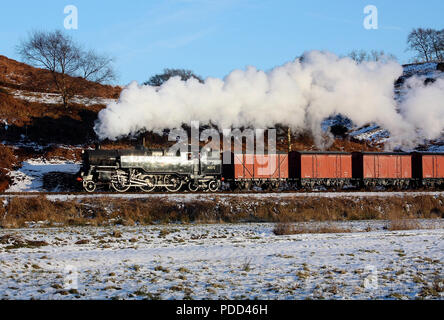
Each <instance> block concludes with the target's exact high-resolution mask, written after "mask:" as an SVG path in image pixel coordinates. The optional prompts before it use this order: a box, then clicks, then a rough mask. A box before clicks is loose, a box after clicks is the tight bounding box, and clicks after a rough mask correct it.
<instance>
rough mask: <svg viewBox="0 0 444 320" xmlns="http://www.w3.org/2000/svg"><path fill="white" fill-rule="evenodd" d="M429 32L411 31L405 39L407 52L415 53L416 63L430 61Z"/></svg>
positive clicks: (423, 30) (420, 29) (431, 50)
mask: <svg viewBox="0 0 444 320" xmlns="http://www.w3.org/2000/svg"><path fill="white" fill-rule="evenodd" d="M430 31H431V29H423V28H417V29H413V30H412V31H411V32H410V33H409V35H408V37H407V44H408V50H411V51H414V52H416V58H417V60H418V61H421V62H430V61H431V60H432V54H433V47H432V44H431V40H430Z"/></svg>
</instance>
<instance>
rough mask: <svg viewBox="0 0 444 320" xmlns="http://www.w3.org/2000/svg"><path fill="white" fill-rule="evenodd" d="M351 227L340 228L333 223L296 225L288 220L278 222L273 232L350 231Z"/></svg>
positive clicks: (276, 233)
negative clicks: (310, 225) (313, 225)
mask: <svg viewBox="0 0 444 320" xmlns="http://www.w3.org/2000/svg"><path fill="white" fill-rule="evenodd" d="M349 232H351V230H350V229H344V228H339V227H336V226H333V225H327V226H315V227H307V226H302V225H297V226H296V225H294V224H291V223H288V222H283V223H278V224H277V225H276V226H275V227H274V229H273V233H274V234H275V235H277V236H283V235H292V234H306V233H349Z"/></svg>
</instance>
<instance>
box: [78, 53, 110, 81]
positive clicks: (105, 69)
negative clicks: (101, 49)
mask: <svg viewBox="0 0 444 320" xmlns="http://www.w3.org/2000/svg"><path fill="white" fill-rule="evenodd" d="M112 62H113V59H112V58H110V57H108V56H106V55H99V54H97V53H96V52H95V51H94V50H89V51H86V52H84V53H83V54H82V56H81V59H80V65H79V69H80V72H81V76H82V77H83V78H84V79H87V80H90V81H93V82H97V83H104V82H109V81H112V80H115V79H116V74H115V71H114V69H113V68H112Z"/></svg>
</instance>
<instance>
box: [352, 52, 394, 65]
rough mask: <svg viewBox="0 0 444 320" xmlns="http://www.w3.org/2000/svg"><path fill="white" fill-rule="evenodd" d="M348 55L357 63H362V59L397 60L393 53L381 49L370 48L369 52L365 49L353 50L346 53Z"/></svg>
mask: <svg viewBox="0 0 444 320" xmlns="http://www.w3.org/2000/svg"><path fill="white" fill-rule="evenodd" d="M348 57H350V58H351V59H353V60H354V61H356V62H357V63H362V62H364V61H387V60H397V58H396V57H395V56H394V55H393V54H390V53H385V52H384V51H383V50H381V51H377V50H371V51H370V52H367V51H365V50H353V51H352V52H350V53H349V54H348Z"/></svg>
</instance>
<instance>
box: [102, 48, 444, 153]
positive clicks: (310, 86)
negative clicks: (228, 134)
mask: <svg viewBox="0 0 444 320" xmlns="http://www.w3.org/2000/svg"><path fill="white" fill-rule="evenodd" d="M402 72H403V69H402V67H401V66H400V65H399V64H398V63H396V62H394V61H384V62H363V63H361V64H357V63H355V62H354V61H353V60H351V59H350V58H339V57H338V56H336V55H334V54H332V53H328V52H319V51H312V52H308V53H306V54H304V56H303V57H302V58H299V59H296V60H294V61H292V62H289V63H286V64H284V65H282V66H279V67H276V68H274V69H273V70H271V71H268V72H264V71H261V70H257V69H256V68H254V67H247V68H246V70H234V71H233V72H231V73H230V74H229V75H228V76H226V77H225V78H224V79H223V80H222V79H217V78H208V79H206V80H205V83H199V82H198V81H197V80H195V79H190V80H188V81H186V82H185V81H181V80H180V79H179V78H172V79H170V80H169V81H167V82H166V83H164V84H163V85H162V86H161V87H151V86H141V85H138V84H137V83H136V82H133V83H131V84H130V85H129V86H128V87H127V88H125V89H124V90H123V91H122V93H121V96H120V99H119V101H118V102H116V103H111V104H109V105H108V106H107V108H106V109H104V110H102V111H101V112H100V113H99V118H98V121H97V123H96V126H95V130H96V132H97V134H98V136H99V137H100V138H101V139H105V138H109V139H112V140H113V139H117V138H119V137H121V136H125V135H128V134H135V133H137V132H139V131H140V130H155V129H165V128H178V127H180V126H181V125H182V124H184V123H185V124H190V123H191V121H199V122H200V123H201V124H208V123H213V124H215V125H217V126H218V127H219V128H221V129H222V128H231V127H243V126H244V127H247V126H251V127H254V128H269V127H273V126H275V125H276V124H281V125H285V126H289V127H291V128H292V129H293V130H295V131H299V130H310V131H311V132H312V133H313V134H314V136H315V137H320V136H321V122H322V121H323V120H324V119H325V118H327V117H329V116H332V115H336V114H342V115H343V116H346V117H348V118H349V119H350V120H352V121H353V123H354V124H355V125H357V126H362V125H365V124H367V123H377V124H379V125H380V126H381V127H383V128H385V129H387V130H388V131H389V132H390V134H391V138H390V144H391V145H392V146H396V145H403V146H412V144H414V143H417V141H418V139H419V138H420V137H419V136H418V132H419V133H420V134H423V135H424V137H426V138H433V137H436V136H438V135H439V134H440V133H441V131H442V129H443V126H444V121H443V102H444V97H443V82H442V81H437V82H436V83H435V84H433V85H431V86H428V87H425V86H424V85H422V84H419V81H417V82H415V83H413V82H412V83H409V85H410V86H412V87H413V88H412V89H411V90H410V91H409V93H408V96H407V98H406V99H405V100H404V101H403V102H402V105H401V106H399V105H398V103H397V102H396V100H395V99H394V98H395V97H394V82H395V81H396V80H397V79H398V78H399V77H400V76H401V75H402ZM423 104H427V107H425V106H423ZM317 141H318V142H320V140H317Z"/></svg>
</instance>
